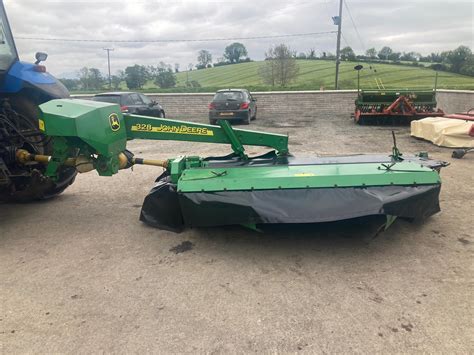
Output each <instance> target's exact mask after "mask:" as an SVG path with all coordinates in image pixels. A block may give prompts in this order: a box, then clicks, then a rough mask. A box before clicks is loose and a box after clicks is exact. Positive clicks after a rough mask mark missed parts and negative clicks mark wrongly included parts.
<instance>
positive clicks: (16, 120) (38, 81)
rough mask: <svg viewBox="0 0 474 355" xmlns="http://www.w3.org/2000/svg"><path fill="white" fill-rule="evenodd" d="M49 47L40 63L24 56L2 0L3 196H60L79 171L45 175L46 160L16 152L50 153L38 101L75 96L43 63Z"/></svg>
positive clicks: (1, 198)
mask: <svg viewBox="0 0 474 355" xmlns="http://www.w3.org/2000/svg"><path fill="white" fill-rule="evenodd" d="M46 58H47V54H46V53H41V52H39V53H36V61H35V63H26V62H22V61H20V60H19V58H18V53H17V49H16V46H15V42H14V40H13V36H12V32H11V29H10V25H9V23H8V19H7V16H6V13H5V8H4V6H3V0H0V201H15V202H26V201H31V200H38V199H45V198H49V197H52V196H55V195H57V194H59V193H61V192H62V191H64V189H65V188H66V187H68V186H69V185H70V184H71V183H72V182H73V181H74V178H75V176H76V171H75V169H74V168H70V167H67V168H64V169H62V171H61V174H60V176H59V178H58V179H57V180H56V181H52V180H51V179H49V178H47V177H45V176H44V174H43V173H44V169H45V167H44V165H42V164H38V163H35V162H31V164H30V163H29V164H26V165H25V164H18V163H17V159H16V152H17V150H18V149H26V150H27V151H29V152H31V153H34V154H46V155H48V154H49V153H50V152H51V151H52V146H51V143H50V141H49V140H48V138H47V137H45V136H44V135H43V134H41V131H40V130H39V128H38V116H39V109H38V105H40V104H42V103H44V102H46V101H49V100H51V99H58V98H65V97H69V92H68V90H67V89H66V87H65V86H64V85H63V84H62V83H61V82H60V81H59V80H57V79H56V78H55V77H53V76H52V75H51V74H49V73H48V72H47V71H46V68H45V66H43V65H41V64H40V63H41V62H43V61H45V60H46Z"/></svg>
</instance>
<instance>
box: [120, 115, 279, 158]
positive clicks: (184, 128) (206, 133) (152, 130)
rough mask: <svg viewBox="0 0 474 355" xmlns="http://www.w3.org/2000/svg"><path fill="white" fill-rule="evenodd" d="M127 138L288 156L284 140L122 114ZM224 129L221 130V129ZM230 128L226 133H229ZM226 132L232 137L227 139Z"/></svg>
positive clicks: (275, 135) (248, 131) (266, 135)
mask: <svg viewBox="0 0 474 355" xmlns="http://www.w3.org/2000/svg"><path fill="white" fill-rule="evenodd" d="M124 117H125V123H126V127H127V136H128V137H129V138H131V139H153V140H173V141H186V142H201V143H224V144H230V145H231V146H232V148H233V150H234V151H235V152H236V153H237V154H239V155H241V154H242V150H241V145H253V146H263V147H271V148H274V149H275V150H276V151H277V152H278V153H279V154H287V153H288V136H286V135H283V134H276V133H264V132H257V131H250V130H243V129H235V128H231V127H230V124H229V123H228V122H225V123H224V122H222V123H221V124H222V125H224V128H223V127H220V126H213V125H207V124H202V123H193V122H186V121H179V120H170V119H166V118H154V117H147V116H139V115H129V114H125V115H124ZM226 124H227V125H228V127H225V125H226ZM229 128H230V130H229ZM229 131H230V132H231V133H232V134H230V135H229Z"/></svg>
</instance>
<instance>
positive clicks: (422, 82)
mask: <svg viewBox="0 0 474 355" xmlns="http://www.w3.org/2000/svg"><path fill="white" fill-rule="evenodd" d="M297 62H298V65H299V73H298V77H297V78H296V80H295V81H294V82H292V83H291V84H290V85H288V87H287V89H291V90H296V89H301V90H319V89H320V87H321V86H323V87H324V88H325V89H327V90H329V89H334V73H335V64H334V62H333V61H323V60H298V61H297ZM356 64H357V63H355V62H342V63H341V65H340V81H339V83H340V85H339V86H340V89H355V88H357V72H356V71H355V70H354V66H355V65H356ZM362 64H363V65H364V69H362V71H361V76H360V85H361V88H362V89H377V85H376V81H375V78H377V79H381V80H382V82H383V84H384V87H385V88H387V89H389V88H397V89H402V88H410V89H411V88H432V87H434V81H435V71H434V70H432V69H430V68H425V67H411V66H404V65H403V66H402V65H390V64H369V63H362ZM261 65H264V62H249V63H240V64H233V65H226V66H221V67H214V68H209V69H201V70H193V71H190V72H181V73H178V74H177V79H178V83H177V86H178V87H184V86H185V84H186V80H189V81H191V80H196V81H197V82H198V83H199V84H200V85H201V87H202V88H212V89H218V88H228V87H247V88H249V89H252V88H253V89H254V90H255V89H258V90H272V87H271V86H268V85H265V84H263V83H262V80H261V78H260V76H259V75H258V68H259V67H260V66H261ZM371 66H372V69H370V67H371ZM438 88H443V89H465V90H472V89H474V77H469V76H464V75H459V74H454V73H449V72H439V73H438ZM279 89H281V88H279V87H275V88H273V90H279Z"/></svg>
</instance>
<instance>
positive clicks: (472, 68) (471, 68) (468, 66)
mask: <svg viewBox="0 0 474 355" xmlns="http://www.w3.org/2000/svg"><path fill="white" fill-rule="evenodd" d="M459 73H461V74H463V75H469V76H474V55H472V54H471V55H470V56H469V58H468V59H467V60H466V61H465V62H464V64H463V65H462V66H461V68H460V70H459Z"/></svg>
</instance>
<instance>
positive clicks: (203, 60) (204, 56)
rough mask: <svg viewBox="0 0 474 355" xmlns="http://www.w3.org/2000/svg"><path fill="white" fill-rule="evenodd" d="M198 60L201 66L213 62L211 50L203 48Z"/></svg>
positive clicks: (204, 66)
mask: <svg viewBox="0 0 474 355" xmlns="http://www.w3.org/2000/svg"><path fill="white" fill-rule="evenodd" d="M197 61H198V63H199V66H201V67H202V68H206V67H207V65H208V64H210V63H212V54H211V52H209V51H207V50H205V49H201V50H200V51H199V54H198V57H197Z"/></svg>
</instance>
